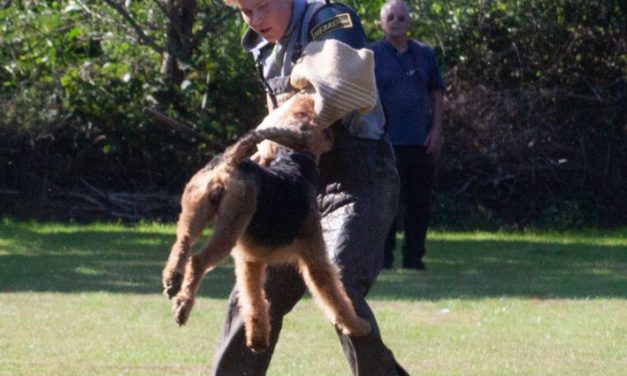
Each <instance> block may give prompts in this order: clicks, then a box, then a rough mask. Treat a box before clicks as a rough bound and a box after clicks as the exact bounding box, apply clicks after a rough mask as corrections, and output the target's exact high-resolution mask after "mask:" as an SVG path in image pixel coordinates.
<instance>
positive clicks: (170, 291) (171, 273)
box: [161, 270, 183, 299]
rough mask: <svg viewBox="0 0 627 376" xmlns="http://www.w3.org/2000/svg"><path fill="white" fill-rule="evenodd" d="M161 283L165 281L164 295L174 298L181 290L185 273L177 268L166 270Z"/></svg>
mask: <svg viewBox="0 0 627 376" xmlns="http://www.w3.org/2000/svg"><path fill="white" fill-rule="evenodd" d="M161 283H163V295H166V296H167V297H168V299H172V298H173V297H174V296H175V295H176V294H178V292H179V291H180V290H181V284H182V283H183V274H182V273H179V272H177V271H176V270H164V271H163V279H162V281H161Z"/></svg>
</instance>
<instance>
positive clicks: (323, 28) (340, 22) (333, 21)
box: [310, 13, 353, 40]
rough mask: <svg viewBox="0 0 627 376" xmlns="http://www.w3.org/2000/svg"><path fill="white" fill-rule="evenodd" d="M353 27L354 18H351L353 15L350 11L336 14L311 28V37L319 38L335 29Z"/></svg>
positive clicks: (313, 38)
mask: <svg viewBox="0 0 627 376" xmlns="http://www.w3.org/2000/svg"><path fill="white" fill-rule="evenodd" d="M352 27H353V20H351V16H350V14H348V13H340V14H336V15H335V16H333V17H332V18H329V19H328V20H326V21H324V22H322V23H320V24H318V25H316V26H315V27H314V28H313V29H311V32H310V33H311V39H312V40H319V39H320V38H322V37H323V36H324V35H325V34H328V33H330V32H332V31H335V30H340V29H350V28H352Z"/></svg>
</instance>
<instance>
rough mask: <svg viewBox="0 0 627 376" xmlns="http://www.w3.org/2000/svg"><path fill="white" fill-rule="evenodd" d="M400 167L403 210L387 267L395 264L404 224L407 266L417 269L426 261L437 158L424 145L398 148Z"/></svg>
mask: <svg viewBox="0 0 627 376" xmlns="http://www.w3.org/2000/svg"><path fill="white" fill-rule="evenodd" d="M394 154H395V155H396V167H397V170H398V175H399V177H400V181H401V195H400V198H401V206H402V207H401V210H400V211H399V218H398V219H397V220H396V221H394V223H393V224H392V226H391V228H390V231H389V233H388V236H387V239H386V241H385V248H384V250H385V252H384V253H385V254H384V259H383V265H384V267H391V266H392V263H393V261H394V255H393V252H394V248H395V247H396V233H397V231H398V229H399V228H398V227H399V224H400V223H402V226H403V233H404V235H405V236H404V241H403V248H402V250H403V266H405V267H414V266H417V264H418V263H419V262H421V261H422V258H423V257H424V255H425V253H426V251H425V240H426V237H427V227H428V225H429V219H430V218H431V202H432V195H433V193H432V189H433V180H434V162H433V157H432V156H431V155H430V154H427V152H426V149H425V147H424V146H422V145H407V146H405V145H402V146H395V147H394Z"/></svg>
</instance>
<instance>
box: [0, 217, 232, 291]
mask: <svg viewBox="0 0 627 376" xmlns="http://www.w3.org/2000/svg"><path fill="white" fill-rule="evenodd" d="M35 226H36V225H30V224H2V223H1V222H0V293H1V292H18V291H40V292H41V291H50V292H67V293H76V292H94V291H107V292H114V293H118V292H119V293H136V294H152V293H154V294H160V293H161V291H162V290H161V269H162V268H163V266H164V265H165V261H166V260H167V257H168V254H169V251H170V246H171V244H172V242H173V241H174V238H175V236H174V234H173V233H172V234H167V233H165V232H147V231H145V230H143V231H138V230H136V229H134V228H132V227H126V228H124V227H119V226H112V227H114V230H110V229H107V228H103V229H102V230H101V229H99V228H98V227H97V226H96V227H92V226H88V227H84V228H81V227H78V226H77V227H68V228H69V230H68V229H64V230H63V232H52V231H43V232H40V231H37V230H36V229H35ZM44 226H45V225H44ZM74 229H76V231H72V230H74ZM172 231H174V230H172ZM201 242H202V241H201ZM201 242H199V245H201V244H200V243H201ZM230 265H231V263H230V262H226V263H225V264H224V266H222V267H220V268H218V269H216V270H214V271H212V272H211V273H210V274H209V275H208V276H207V278H206V279H205V281H204V283H203V286H202V294H203V295H205V296H215V297H227V296H228V293H229V291H230V289H231V286H232V285H233V276H232V275H233V272H232V266H230Z"/></svg>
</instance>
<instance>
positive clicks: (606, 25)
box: [0, 0, 627, 227]
mask: <svg viewBox="0 0 627 376" xmlns="http://www.w3.org/2000/svg"><path fill="white" fill-rule="evenodd" d="M107 3H109V4H107ZM111 3H116V4H122V3H121V2H114V1H110V2H109V1H107V2H85V1H79V0H69V1H34V0H31V1H12V2H6V3H5V5H4V6H3V7H1V8H0V19H1V20H2V22H1V23H0V32H1V33H2V38H0V114H1V115H0V164H1V165H2V167H3V168H2V169H0V192H2V190H3V189H4V190H7V189H8V190H15V191H18V192H21V193H24V194H25V199H26V201H27V202H29V203H38V202H44V201H46V200H48V199H49V198H50V197H49V194H48V193H47V192H49V191H50V187H51V186H53V187H59V189H61V187H76V186H81V184H82V182H83V181H87V182H90V183H91V184H95V185H97V186H100V187H105V188H107V189H120V190H126V191H128V190H131V191H137V190H145V189H153V190H154V189H156V190H162V189H163V190H167V191H170V192H178V191H179V190H180V187H181V186H182V185H183V182H184V181H185V180H186V178H187V177H188V176H189V175H190V174H191V173H192V171H194V170H195V169H196V168H197V167H198V166H200V165H201V164H202V163H204V161H205V160H206V159H207V158H208V157H209V156H210V155H212V154H213V153H215V152H216V151H218V150H219V147H217V146H216V145H215V144H214V143H213V142H206V141H205V140H204V139H200V138H198V137H196V138H194V137H190V136H189V135H188V134H183V133H180V132H175V131H173V130H172V129H170V128H168V127H167V126H163V125H160V124H158V123H156V122H154V121H153V120H151V119H148V118H146V117H145V116H144V115H143V113H142V110H143V108H144V107H147V106H149V107H154V108H157V109H159V110H160V111H162V112H164V113H166V114H167V115H169V116H171V117H173V118H176V119H179V120H180V119H185V120H187V121H188V122H191V123H193V124H194V127H195V130H196V131H198V132H200V133H202V134H205V135H207V136H208V138H209V139H210V140H212V141H216V142H218V143H222V144H228V143H229V142H230V141H231V140H232V139H233V138H234V137H236V136H237V135H239V134H241V133H242V132H243V131H244V130H245V129H248V128H250V127H251V126H252V125H254V124H256V123H257V122H258V121H259V119H260V117H261V116H262V115H263V113H264V112H265V110H264V104H265V101H264V98H263V93H262V90H261V88H260V85H259V84H258V82H257V78H256V77H255V73H254V67H253V62H252V61H251V59H250V57H249V56H247V54H246V53H244V52H243V51H242V49H241V48H240V46H239V40H240V38H241V33H242V30H243V28H244V25H243V23H242V21H241V18H240V17H239V16H236V15H235V14H234V13H233V12H232V11H230V10H226V9H227V8H225V6H224V5H223V4H222V2H221V1H218V0H215V1H211V2H195V4H196V6H197V8H196V14H195V16H196V18H195V20H196V21H195V23H194V25H193V27H192V32H199V31H200V30H201V29H202V25H203V24H202V22H205V21H207V20H209V21H213V23H209V26H211V27H210V29H209V30H210V32H208V33H207V35H206V37H204V38H203V39H202V43H200V44H198V46H197V48H195V49H194V50H193V51H180V50H174V51H172V53H173V54H174V55H176V57H177V60H176V63H177V66H176V68H177V69H178V71H177V74H179V76H176V77H172V76H171V73H168V72H165V71H164V69H163V65H164V55H163V48H164V46H165V44H166V43H167V33H166V32H165V30H166V27H167V25H168V21H167V19H166V17H165V16H164V14H163V12H162V11H161V10H160V9H159V7H158V6H157V2H150V1H129V2H126V4H125V5H124V9H125V11H126V12H128V15H129V17H128V18H124V17H122V16H121V15H120V13H119V12H116V11H115V10H114V9H113V8H112V7H111V6H110V4H111ZM183 3H184V2H177V3H176V4H177V5H179V6H180V4H183ZM347 3H348V4H350V5H352V6H353V7H354V8H355V9H356V10H357V13H358V14H360V16H361V17H362V22H363V25H364V28H365V30H366V33H367V34H368V36H369V37H370V39H372V40H374V39H376V38H380V37H381V36H382V33H381V30H380V27H379V23H378V19H379V10H380V7H381V5H382V4H383V0H369V1H354V0H348V1H347ZM408 4H409V6H410V9H411V12H412V16H413V24H412V29H411V34H412V36H413V37H414V38H417V39H420V40H423V41H425V42H427V43H429V44H430V45H432V46H433V47H434V48H435V50H436V53H437V55H438V59H439V61H440V64H441V68H442V71H443V72H444V73H445V81H446V83H447V102H446V109H445V114H446V116H445V133H446V141H445V150H444V153H443V155H442V167H441V171H440V186H439V200H438V202H439V209H440V210H439V213H440V219H441V220H444V221H446V222H449V223H456V222H458V221H460V218H461V221H463V220H464V218H466V219H467V218H474V219H477V220H480V221H481V222H482V223H485V224H486V226H502V225H508V226H515V227H524V226H528V225H534V224H535V225H541V224H543V223H555V222H556V221H563V222H565V223H568V224H569V225H584V224H589V225H591V224H602V225H611V224H615V223H622V222H624V221H625V220H627V218H625V213H626V212H627V210H625V208H627V201H625V199H624V197H627V192H626V191H625V189H626V188H625V187H627V184H625V176H627V173H626V172H625V171H626V170H627V168H626V163H625V161H627V150H626V146H625V145H627V142H626V141H627V140H625V137H626V131H625V123H627V119H626V116H627V110H626V108H627V99H626V98H627V83H626V80H627V78H626V76H625V72H627V53H626V50H625V48H626V47H625V46H626V43H627V42H626V40H625V34H624V30H625V28H626V24H625V23H626V14H627V8H626V7H625V5H624V2H620V1H616V0H606V1H597V0H557V1H552V2H551V1H540V0H489V1H480V2H476V1H470V0H452V1H446V2H445V1H439V0H416V1H408ZM129 19H131V20H132V23H129V21H128V20H129ZM134 27H138V28H141V30H142V31H143V35H139V34H138V33H137V32H136V30H135V29H134ZM178 46H179V47H180V45H178ZM17 156H20V158H19V159H18V158H17ZM35 162H36V163H35ZM33 166H34V167H33ZM0 201H2V200H0ZM7 205H8V206H5V205H2V206H0V209H2V210H6V211H10V212H13V209H12V208H13V206H12V203H11V202H9V203H8V204H7ZM29 205H31V204H28V205H26V206H25V209H24V211H25V212H27V213H30V212H31V209H32V210H33V211H32V212H38V211H40V210H41V209H42V208H41V207H39V206H38V205H37V204H35V206H34V207H32V208H31V207H29ZM16 206H17V207H21V205H16ZM7 208H8V209H7Z"/></svg>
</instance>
